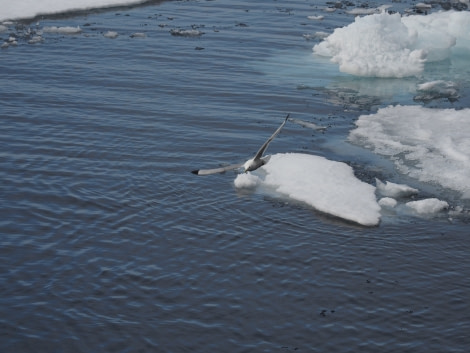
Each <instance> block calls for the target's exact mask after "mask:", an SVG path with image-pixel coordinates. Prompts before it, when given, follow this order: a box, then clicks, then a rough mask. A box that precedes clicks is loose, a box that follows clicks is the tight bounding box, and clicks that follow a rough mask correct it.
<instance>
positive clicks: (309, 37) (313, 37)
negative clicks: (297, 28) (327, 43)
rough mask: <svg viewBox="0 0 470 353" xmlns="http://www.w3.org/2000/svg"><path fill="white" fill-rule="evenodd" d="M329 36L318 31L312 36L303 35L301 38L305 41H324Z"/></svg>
mask: <svg viewBox="0 0 470 353" xmlns="http://www.w3.org/2000/svg"><path fill="white" fill-rule="evenodd" d="M329 35H330V33H328V32H322V31H318V32H315V33H313V34H303V37H304V38H305V39H307V40H310V39H325V38H326V37H328V36H329Z"/></svg>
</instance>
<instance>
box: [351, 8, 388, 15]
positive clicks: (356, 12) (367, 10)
mask: <svg viewBox="0 0 470 353" xmlns="http://www.w3.org/2000/svg"><path fill="white" fill-rule="evenodd" d="M390 7H392V5H382V6H379V7H370V8H366V7H356V8H355V9H352V10H349V11H346V13H348V14H350V15H356V16H357V15H371V14H374V13H380V12H383V11H385V10H387V9H388V8H390Z"/></svg>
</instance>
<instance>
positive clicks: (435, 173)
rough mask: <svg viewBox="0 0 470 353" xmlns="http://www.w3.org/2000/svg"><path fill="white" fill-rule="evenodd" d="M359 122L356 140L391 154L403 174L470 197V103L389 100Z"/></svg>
mask: <svg viewBox="0 0 470 353" xmlns="http://www.w3.org/2000/svg"><path fill="white" fill-rule="evenodd" d="M356 126H357V127H356V129H354V130H352V131H351V132H350V134H349V141H350V142H352V143H354V144H356V145H360V146H363V147H365V148H367V149H370V150H372V151H373V152H375V153H377V154H380V155H383V156H387V157H389V158H390V159H391V160H392V161H393V162H394V164H395V166H396V168H397V169H398V171H399V172H401V173H402V174H405V175H408V176H410V177H412V178H414V179H416V180H419V181H421V182H425V183H432V184H437V185H440V186H442V187H444V188H447V189H450V190H453V191H457V192H459V193H460V195H461V197H462V198H465V199H468V198H470V183H469V176H470V109H468V108H467V109H461V110H455V109H430V108H424V107H421V106H400V105H398V106H389V107H387V108H382V109H379V110H378V112H377V113H375V114H371V115H362V116H360V117H359V119H358V120H357V121H356Z"/></svg>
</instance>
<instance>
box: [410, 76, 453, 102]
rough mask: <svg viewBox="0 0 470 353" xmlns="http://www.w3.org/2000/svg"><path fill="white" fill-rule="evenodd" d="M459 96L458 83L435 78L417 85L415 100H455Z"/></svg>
mask: <svg viewBox="0 0 470 353" xmlns="http://www.w3.org/2000/svg"><path fill="white" fill-rule="evenodd" d="M458 98H459V89H458V85H457V84H456V83H455V82H452V81H444V80H436V81H431V82H425V83H422V84H420V85H418V94H416V96H415V97H414V100H416V101H423V102H430V101H432V100H435V99H448V100H449V101H455V100H457V99H458Z"/></svg>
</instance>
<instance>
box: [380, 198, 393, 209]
mask: <svg viewBox="0 0 470 353" xmlns="http://www.w3.org/2000/svg"><path fill="white" fill-rule="evenodd" d="M379 205H380V207H385V208H394V207H395V206H396V205H397V200H395V199H393V198H391V197H383V198H381V199H380V200H379Z"/></svg>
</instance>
